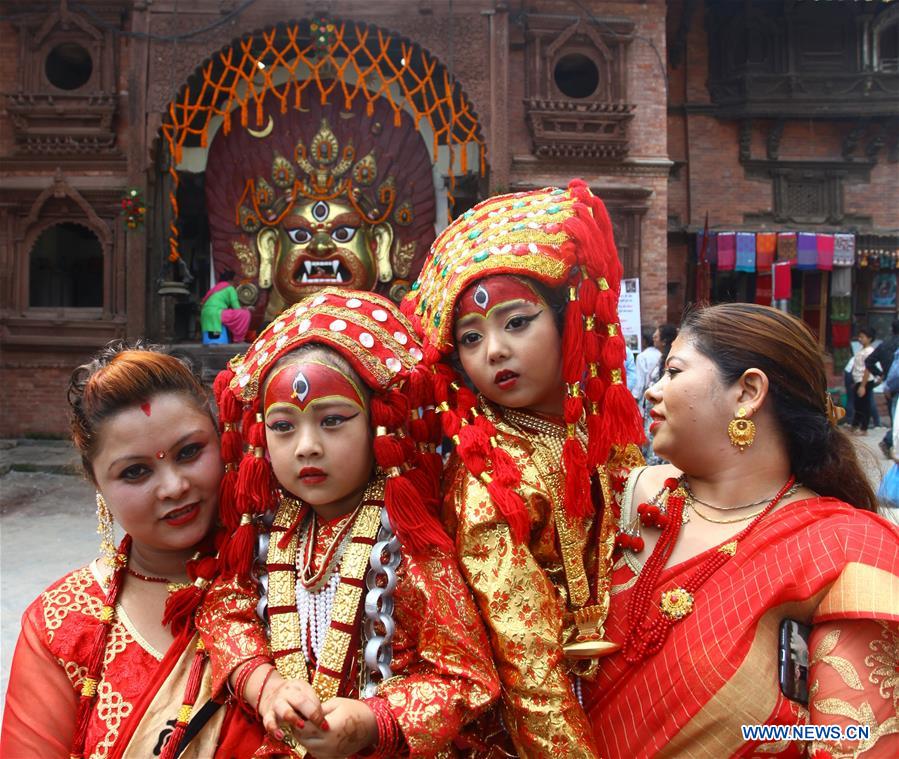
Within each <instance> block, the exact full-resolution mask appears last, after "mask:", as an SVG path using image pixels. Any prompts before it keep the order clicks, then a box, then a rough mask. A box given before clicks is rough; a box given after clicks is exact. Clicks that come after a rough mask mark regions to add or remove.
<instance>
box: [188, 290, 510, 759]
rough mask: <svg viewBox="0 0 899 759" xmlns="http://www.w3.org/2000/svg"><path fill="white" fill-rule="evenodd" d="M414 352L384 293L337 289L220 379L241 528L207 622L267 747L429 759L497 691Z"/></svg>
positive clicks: (267, 336) (230, 486)
mask: <svg viewBox="0 0 899 759" xmlns="http://www.w3.org/2000/svg"><path fill="white" fill-rule="evenodd" d="M420 358H421V350H420V347H419V344H418V341H417V340H416V338H415V337H414V333H413V332H412V331H411V328H410V326H409V324H408V322H407V321H406V320H405V318H404V317H403V316H402V315H401V314H400V313H399V312H398V311H397V310H396V308H395V307H394V306H393V305H392V304H391V303H390V302H389V301H387V300H386V299H384V298H382V297H380V296H377V295H374V294H372V293H362V292H358V293H357V292H353V291H349V290H345V289H342V288H328V289H325V290H322V291H321V292H320V293H319V294H318V295H316V296H315V297H314V298H309V299H306V300H305V301H303V302H301V303H299V304H297V305H296V306H293V307H292V308H291V309H289V310H288V311H286V312H284V313H283V314H281V316H279V317H278V319H276V320H275V321H274V322H273V323H272V324H271V325H269V327H268V328H267V329H266V330H265V331H264V332H263V333H262V334H261V335H260V337H259V339H258V340H257V341H256V342H255V343H254V344H253V346H252V347H251V348H250V350H249V351H248V352H247V354H246V355H245V356H242V357H238V358H237V359H235V360H234V361H233V362H232V364H231V370H229V371H228V372H227V373H225V374H223V375H222V376H220V378H219V380H218V381H217V387H218V391H219V393H218V399H219V405H220V412H221V415H222V418H223V420H225V425H226V430H227V432H226V433H225V437H224V438H223V441H222V445H223V449H224V451H225V454H224V457H225V459H226V462H228V463H229V464H230V466H229V467H228V468H229V469H230V470H231V471H230V472H229V473H228V474H227V475H226V481H225V483H224V485H223V512H222V516H223V520H225V521H226V523H227V524H228V525H230V526H231V527H232V528H236V530H235V533H234V535H233V536H232V538H231V539H230V541H229V543H228V545H227V546H226V547H225V548H224V549H223V565H224V570H225V571H224V579H223V581H221V582H220V583H219V584H217V585H216V586H214V587H213V589H212V590H211V592H210V596H209V599H208V602H207V604H206V607H205V608H204V610H203V612H202V614H201V621H200V624H201V627H202V628H203V630H204V632H205V640H206V641H207V645H208V646H209V650H210V655H211V658H212V662H213V666H214V670H215V679H216V682H217V683H219V684H224V683H225V681H226V680H227V681H228V682H229V684H230V687H231V689H232V691H233V692H234V693H235V695H236V696H237V697H238V698H239V699H241V701H242V702H243V703H244V704H245V707H246V708H247V709H248V710H249V711H254V712H256V713H257V714H258V715H259V717H260V719H261V720H262V722H263V724H264V726H265V728H266V730H267V731H268V733H269V736H270V737H269V738H268V739H267V741H266V743H265V745H264V746H263V747H262V748H261V749H260V751H259V753H258V755H263V756H264V755H272V754H283V753H287V752H290V751H293V752H294V754H295V755H300V756H302V755H304V754H305V752H306V751H308V752H309V753H310V754H314V755H315V756H316V757H317V758H318V759H328V758H329V757H344V756H349V755H353V754H357V753H358V754H362V755H366V756H372V755H377V756H384V757H387V756H401V755H406V754H411V755H414V756H434V755H436V754H437V753H438V752H442V751H445V750H447V749H449V748H450V744H451V743H452V742H453V739H454V738H455V737H456V736H457V735H458V734H459V732H460V730H461V729H462V727H463V726H464V725H465V724H466V723H467V722H469V721H470V720H472V719H474V718H475V717H477V716H478V715H479V714H480V713H482V712H483V711H485V710H486V709H487V707H488V706H489V704H490V703H491V701H492V700H493V699H494V698H495V697H496V695H497V692H498V688H499V684H498V681H497V678H496V673H495V670H494V668H493V664H492V662H491V660H490V649H489V645H488V643H487V640H486V636H485V634H484V630H483V627H482V625H481V623H480V620H479V619H478V616H477V611H476V609H475V607H474V604H473V602H472V600H471V597H470V595H469V594H468V591H467V589H466V587H465V584H464V582H463V580H462V578H461V576H460V575H459V572H458V569H457V567H456V564H455V560H454V559H453V557H452V544H451V542H450V541H449V539H448V537H447V536H446V534H445V532H444V531H443V528H442V526H441V524H440V522H439V520H438V519H437V517H436V511H437V505H438V501H439V477H440V468H441V467H440V459H439V456H438V455H437V454H436V453H435V450H434V443H435V442H436V440H437V438H438V437H439V424H438V423H436V420H435V418H434V411H433V398H432V397H431V391H430V380H431V377H430V373H429V372H427V371H425V370H423V369H422V368H420V367H418V366H417V365H418V363H419V360H420ZM422 413H423V414H424V416H422ZM241 422H242V423H241ZM238 423H240V427H239V429H240V432H238ZM241 437H242V439H243V440H244V441H246V442H247V443H248V445H249V450H248V452H247V454H246V455H245V456H244V457H243V459H242V460H240V459H239V453H240V451H241V449H242V445H241ZM238 461H239V462H240V466H239V469H237V470H235V468H234V465H235V464H237V463H238ZM257 533H258V534H259V536H260V537H261V542H260V546H261V548H260V549H259V551H258V552H257V554H256V556H257V562H256V568H255V572H254V573H253V574H254V575H255V577H256V578H259V579H260V580H261V586H260V587H261V589H262V593H260V590H259V588H258V587H257V584H256V582H254V581H253V579H251V569H252V566H253V558H254V550H253V546H254V542H255V538H256V536H257ZM260 595H261V597H262V602H261V603H260ZM257 606H258V608H259V610H260V611H261V614H262V620H263V621H260V618H259V617H258V616H257ZM292 755H293V754H292ZM441 755H444V754H441Z"/></svg>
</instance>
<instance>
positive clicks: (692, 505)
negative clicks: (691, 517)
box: [687, 495, 766, 524]
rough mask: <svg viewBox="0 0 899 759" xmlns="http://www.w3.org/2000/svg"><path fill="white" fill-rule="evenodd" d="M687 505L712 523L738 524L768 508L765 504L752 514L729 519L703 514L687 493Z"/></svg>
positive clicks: (697, 514) (701, 517)
mask: <svg viewBox="0 0 899 759" xmlns="http://www.w3.org/2000/svg"><path fill="white" fill-rule="evenodd" d="M687 506H688V507H689V508H690V509H691V510H692V511H693V513H694V514H696V516H698V517H699V518H700V519H702V520H703V521H706V522H711V523H712V524H737V522H748V521H749V520H750V519H753V518H754V517H757V516H758V515H759V514H761V513H762V512H763V511H764V510H765V508H766V505H763V506H762V508H760V509H758V510H757V511H753V512H752V513H751V514H747V515H746V516H742V517H731V518H729V519H713V518H712V517H710V516H708V515H707V514H703V513H702V512H701V511H700V510H699V509H697V508H696V500H695V499H694V498H692V497H691V496H690V495H687Z"/></svg>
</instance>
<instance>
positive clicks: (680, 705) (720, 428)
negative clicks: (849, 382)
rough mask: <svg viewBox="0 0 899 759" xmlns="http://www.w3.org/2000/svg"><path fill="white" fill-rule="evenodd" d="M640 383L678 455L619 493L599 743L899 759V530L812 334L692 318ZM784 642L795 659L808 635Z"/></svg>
mask: <svg viewBox="0 0 899 759" xmlns="http://www.w3.org/2000/svg"><path fill="white" fill-rule="evenodd" d="M646 395H647V399H648V400H649V401H650V402H651V403H652V404H653V407H652V410H651V415H652V430H651V431H652V433H653V435H654V439H653V443H654V446H655V450H656V451H657V452H658V453H659V454H660V455H662V456H664V457H665V458H666V459H668V460H670V461H671V462H672V463H671V465H665V466H658V467H648V468H643V469H638V470H634V471H633V472H632V473H631V475H630V477H629V478H628V480H627V483H626V485H625V486H624V489H623V494H622V496H621V515H620V526H621V533H620V534H619V538H618V543H619V545H620V547H621V548H620V557H619V559H618V561H617V562H616V564H615V568H614V574H613V579H612V586H613V587H612V611H611V613H610V615H609V619H608V623H607V627H606V631H607V634H608V636H609V638H611V639H613V640H615V641H617V642H619V643H620V644H621V645H622V648H621V650H620V651H618V652H617V653H615V654H614V655H612V656H611V657H609V658H607V659H605V660H604V661H603V662H602V665H601V668H600V675H599V678H598V679H597V681H596V683H595V684H593V685H592V686H591V687H590V689H589V691H588V692H587V693H585V708H586V709H587V711H588V714H589V715H590V717H591V719H592V722H593V727H594V732H595V735H596V740H597V744H598V747H599V751H600V753H601V755H602V756H603V757H609V758H610V759H614V758H615V757H625V756H626V757H638V756H639V757H643V756H654V757H655V756H690V757H715V758H716V759H720V758H721V757H731V756H740V757H742V756H805V755H809V756H812V757H814V758H815V759H825V758H827V757H834V758H836V757H844V756H853V757H854V756H862V757H866V758H869V759H872V758H873V757H887V756H899V715H897V706H899V676H897V671H899V670H897V663H899V576H897V575H899V531H897V530H896V528H895V527H893V526H891V525H889V524H887V523H886V522H885V521H884V520H883V519H881V518H880V517H878V516H876V514H875V513H874V511H875V508H876V500H875V496H874V493H873V492H872V490H871V487H870V485H869V483H868V481H867V479H866V477H865V475H864V473H863V471H862V470H861V468H860V467H859V464H858V461H857V459H856V456H855V452H854V449H853V447H852V445H851V443H850V442H849V439H848V438H847V437H846V436H845V434H844V433H843V432H842V431H841V430H839V429H838V428H837V427H836V422H837V421H838V419H839V417H840V415H841V414H840V412H841V411H842V409H839V408H838V407H834V406H833V404H832V402H831V400H830V397H829V395H828V394H827V384H826V375H825V372H824V366H823V363H822V360H821V355H820V352H819V350H818V348H817V345H816V343H815V340H814V339H813V337H812V336H811V334H810V333H809V331H808V330H807V329H806V327H805V326H804V325H803V324H802V323H801V322H800V321H798V320H797V319H795V318H793V317H792V316H789V315H787V314H784V313H781V312H779V311H776V310H774V309H771V308H767V307H764V306H757V305H752V304H723V305H718V306H713V307H710V308H707V309H704V310H699V311H695V312H693V313H692V314H690V315H689V316H688V317H687V319H686V320H685V322H684V324H683V325H682V328H681V332H680V334H679V335H678V337H677V339H676V340H675V342H674V344H673V346H672V349H671V352H670V354H669V356H668V359H667V361H666V370H665V373H664V374H663V376H662V377H661V378H660V379H659V381H658V382H656V384H654V385H653V386H651V387H650V388H649V390H647V393H646ZM784 620H795V621H797V622H799V623H801V624H803V625H806V626H808V627H810V631H811V632H810V636H809V640H808V659H807V667H808V680H807V699H805V700H807V706H806V704H804V703H801V702H800V701H798V700H791V699H790V698H787V696H786V695H785V693H784V692H783V691H789V689H788V688H787V687H786V686H787V685H788V683H783V682H782V686H783V690H782V688H781V687H779V683H778V680H779V671H778V655H779V651H778V644H779V637H780V633H779V631H780V628H781V624H782V622H783V621H784ZM787 624H788V625H789V624H790V623H787ZM787 639H788V641H789V644H788V645H787V646H786V650H783V651H782V652H781V653H782V654H783V655H784V657H788V656H789V649H791V648H795V649H796V650H800V649H801V648H802V646H801V645H800V641H799V640H798V637H797V636H796V635H794V636H793V637H790V636H789V635H788V636H787ZM785 663H786V662H785ZM794 663H795V664H796V665H799V666H801V665H802V664H803V663H804V662H803V660H802V657H801V654H799V655H798V660H797V661H796V662H794ZM789 672H792V667H791V668H789V669H788V670H787V673H788V674H789ZM789 695H791V696H793V697H796V698H801V695H800V694H797V693H792V692H789ZM751 725H781V726H796V725H812V726H838V727H830V728H827V730H821V731H819V733H818V735H817V737H818V738H825V737H826V738H827V740H815V739H814V738H815V736H814V735H812V734H806V735H800V734H799V731H798V730H791V729H790V728H788V729H787V731H785V732H784V733H782V734H780V735H778V734H775V733H769V734H767V735H764V734H762V733H757V734H755V736H751V735H750V734H748V733H747V734H746V735H744V731H743V729H742V728H743V726H751ZM849 725H861V726H863V727H865V728H867V737H866V738H863V739H862V740H858V739H853V740H850V739H849V738H850V737H852V736H849V735H848V734H847V731H845V730H844V728H846V727H847V726H849ZM825 733H826V734H825ZM800 738H801V739H800Z"/></svg>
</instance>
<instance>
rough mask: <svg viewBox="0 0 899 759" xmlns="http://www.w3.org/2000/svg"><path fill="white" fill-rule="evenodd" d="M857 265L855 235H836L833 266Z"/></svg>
mask: <svg viewBox="0 0 899 759" xmlns="http://www.w3.org/2000/svg"><path fill="white" fill-rule="evenodd" d="M854 264H855V235H850V234H842V233H840V234H835V235H834V236H833V265H834V266H853V265H854Z"/></svg>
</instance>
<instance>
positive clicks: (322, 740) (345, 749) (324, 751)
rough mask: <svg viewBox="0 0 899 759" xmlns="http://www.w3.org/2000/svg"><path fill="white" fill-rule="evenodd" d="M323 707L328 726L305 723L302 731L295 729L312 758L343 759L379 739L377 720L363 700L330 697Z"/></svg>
mask: <svg viewBox="0 0 899 759" xmlns="http://www.w3.org/2000/svg"><path fill="white" fill-rule="evenodd" d="M322 710H323V711H324V714H325V717H327V727H328V729H327V730H320V729H318V728H317V727H315V726H314V725H311V724H307V725H306V727H305V728H304V729H303V731H302V733H294V734H295V736H296V739H297V741H298V742H299V743H302V744H303V746H304V747H305V748H306V749H308V751H309V753H310V754H312V755H314V756H315V759H344V758H345V757H348V756H352V755H353V754H356V753H358V752H360V751H362V750H363V749H365V748H367V747H368V746H373V745H374V744H376V743H377V742H378V723H377V722H376V720H375V715H374V712H372V710H371V709H369V708H368V706H366V705H365V703H364V702H362V701H356V700H355V699H352V698H332V699H330V700H329V701H326V702H325V703H324V705H323V706H322Z"/></svg>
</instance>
